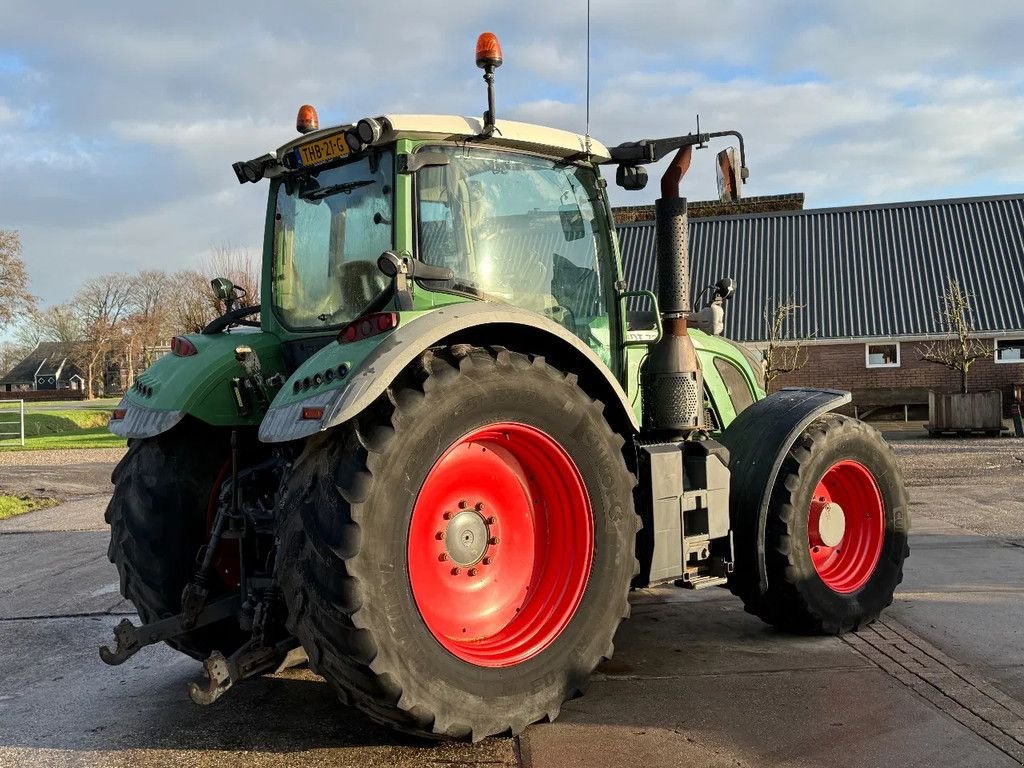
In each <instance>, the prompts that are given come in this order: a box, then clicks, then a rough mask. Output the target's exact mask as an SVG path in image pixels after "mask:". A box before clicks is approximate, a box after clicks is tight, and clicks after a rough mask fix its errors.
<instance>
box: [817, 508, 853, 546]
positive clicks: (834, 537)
mask: <svg viewBox="0 0 1024 768" xmlns="http://www.w3.org/2000/svg"><path fill="white" fill-rule="evenodd" d="M819 503H820V502H819ZM844 533H846V515H845V514H844V513H843V508H842V507H841V506H839V505H838V504H836V503H835V502H832V503H831V504H822V505H821V511H820V512H819V513H818V538H820V539H821V543H822V544H824V545H825V546H826V547H834V546H836V545H837V544H838V543H839V542H841V541H842V540H843V534H844Z"/></svg>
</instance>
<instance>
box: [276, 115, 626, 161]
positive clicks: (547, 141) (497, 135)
mask: <svg viewBox="0 0 1024 768" xmlns="http://www.w3.org/2000/svg"><path fill="white" fill-rule="evenodd" d="M378 119H379V120H381V122H382V124H383V126H384V129H385V130H384V134H383V136H382V137H381V143H387V142H391V141H395V140H397V139H470V138H472V139H474V140H475V141H476V142H477V143H480V144H483V145H490V146H499V147H512V148H515V149H523V150H527V151H530V152H537V153H540V154H545V155H553V156H555V157H563V158H568V157H577V156H580V155H590V157H591V158H592V159H593V160H594V161H595V162H599V163H603V162H607V161H608V160H610V159H611V157H610V154H609V152H608V148H607V147H606V146H605V145H604V144H602V143H601V142H599V141H597V140H596V139H593V138H588V137H586V136H584V135H583V134H579V133H573V132H571V131H562V130H559V129H557V128H547V127H545V126H542V125H533V124H531V123H520V122H517V121H515V120H498V121H496V124H495V131H494V133H493V134H492V135H491V136H490V137H486V138H485V137H483V136H481V131H483V127H484V126H483V120H481V119H480V118H478V117H459V116H458V115H384V116H383V117H382V118H378ZM352 127H353V124H346V125H335V126H331V127H329V128H322V129H321V130H319V131H314V132H311V133H307V134H304V135H302V136H299V137H297V138H295V139H293V140H292V141H290V142H288V143H287V144H285V145H284V146H282V147H281V148H280V149H278V150H277V157H278V159H281V158H283V157H284V155H285V154H286V153H287V152H288V151H289V150H291V149H293V148H294V147H296V146H298V145H299V144H304V143H306V142H307V141H314V140H316V139H318V138H326V137H327V136H331V135H333V134H335V133H339V132H342V131H346V130H348V129H349V128H352Z"/></svg>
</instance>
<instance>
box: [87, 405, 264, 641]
mask: <svg viewBox="0 0 1024 768" xmlns="http://www.w3.org/2000/svg"><path fill="white" fill-rule="evenodd" d="M229 450H230V449H229V435H228V433H227V431H226V430H216V429H213V428H207V427H204V426H202V425H199V424H195V423H188V424H183V425H181V426H178V427H176V428H175V429H173V430H171V431H170V432H166V433H164V434H161V435H157V436H156V437H151V438H147V439H145V440H132V441H130V444H129V447H128V453H126V454H125V456H124V458H123V459H121V461H120V463H119V464H118V465H117V467H115V468H114V472H113V475H112V476H111V480H112V482H113V483H114V493H113V496H112V497H111V499H110V503H109V505H108V506H107V511H106V515H105V519H106V521H107V523H109V525H110V546H109V548H108V550H107V556H108V557H109V558H110V561H111V562H112V563H113V564H114V565H115V566H117V572H118V574H119V575H120V577H121V594H122V595H123V596H124V597H125V598H126V599H128V600H130V601H131V603H132V604H133V605H134V606H135V609H136V610H137V611H138V613H139V618H140V619H141V620H142V621H143V622H144V623H149V622H153V621H158V620H159V619H164V618H168V617H170V616H174V615H175V614H177V613H179V612H180V611H181V593H182V590H183V589H184V588H185V585H186V584H187V583H188V582H189V581H190V580H191V578H192V576H193V575H194V573H195V570H196V554H197V553H198V551H199V548H200V547H201V546H202V545H203V544H205V543H206V541H207V540H208V537H209V530H208V522H209V512H210V504H211V499H212V497H214V495H215V491H216V489H215V485H218V486H219V481H220V480H222V479H223V471H222V470H223V468H224V465H225V461H226V459H227V457H228V455H229ZM244 639H245V637H244V635H243V634H242V632H241V630H240V629H239V628H238V624H237V622H235V621H233V620H225V621H222V622H219V623H217V624H213V625H211V626H208V627H204V628H202V629H199V630H196V631H195V632H190V633H188V634H185V635H179V636H178V637H176V638H175V639H173V640H168V641H167V644H168V645H170V646H171V647H172V648H175V649H177V650H179V651H181V652H182V653H185V654H187V655H189V656H191V657H193V658H195V659H205V658H206V657H207V656H209V655H210V653H211V652H212V651H214V650H219V651H221V652H222V653H224V654H229V653H231V652H232V651H234V650H235V649H236V648H238V647H239V646H240V645H241V644H242V642H244Z"/></svg>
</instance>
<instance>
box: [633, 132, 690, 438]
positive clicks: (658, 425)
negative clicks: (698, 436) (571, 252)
mask: <svg viewBox="0 0 1024 768" xmlns="http://www.w3.org/2000/svg"><path fill="white" fill-rule="evenodd" d="M691 154H692V147H690V146H685V147H682V148H680V150H679V151H678V152H677V153H676V156H675V158H674V159H673V160H672V163H671V164H670V165H669V167H668V169H667V170H666V171H665V175H664V176H663V177H662V179H661V197H660V198H659V199H658V200H656V201H655V203H654V211H655V227H656V233H657V260H656V269H657V276H658V293H657V295H658V306H659V309H660V311H661V321H662V326H663V328H664V334H663V335H662V338H661V340H660V341H659V342H658V343H657V344H655V345H654V346H653V347H651V350H650V352H649V353H648V356H647V362H646V364H645V365H644V368H643V371H642V372H641V374H640V387H641V390H642V392H643V398H644V419H643V426H644V429H645V430H649V431H652V432H657V433H660V434H663V435H665V436H666V437H669V436H671V437H685V436H686V435H688V434H689V433H691V432H693V431H694V430H698V429H703V428H704V374H703V372H702V371H701V368H700V361H699V360H698V359H697V350H696V349H695V348H694V346H693V339H691V338H690V335H689V332H688V330H687V316H688V315H689V313H690V258H689V248H690V243H689V240H690V238H689V234H690V233H689V229H690V228H689V221H688V219H687V215H686V198H685V197H679V183H680V181H682V178H683V175H684V174H685V173H686V171H687V169H688V168H689V167H690V157H691Z"/></svg>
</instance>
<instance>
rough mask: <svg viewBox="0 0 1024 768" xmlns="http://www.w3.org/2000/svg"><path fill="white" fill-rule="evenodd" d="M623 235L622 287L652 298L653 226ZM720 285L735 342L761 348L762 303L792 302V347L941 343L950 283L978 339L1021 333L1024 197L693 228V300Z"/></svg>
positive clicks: (727, 220)
mask: <svg viewBox="0 0 1024 768" xmlns="http://www.w3.org/2000/svg"><path fill="white" fill-rule="evenodd" d="M618 232H619V241H620V246H621V249H622V260H623V268H624V271H625V273H626V279H627V281H628V283H629V287H630V288H631V289H653V288H654V286H655V277H654V264H655V259H654V252H655V230H654V223H653V222H642V223H636V224H626V225H623V226H620V227H619V228H618ZM721 277H732V278H734V279H735V280H736V283H737V289H736V294H735V296H734V298H733V299H732V300H731V301H730V302H729V303H728V304H727V305H726V315H725V332H726V335H728V336H729V337H731V338H733V339H736V340H738V341H764V340H765V331H764V320H763V317H762V314H763V311H764V308H765V305H766V302H768V301H777V300H779V299H786V298H787V297H790V296H791V297H793V299H794V301H795V302H796V303H797V304H800V305H803V306H802V308H801V309H799V310H797V312H796V313H795V314H794V315H793V316H792V317H791V319H790V322H789V325H788V328H787V333H786V335H787V336H789V337H794V338H812V337H813V338H816V339H859V338H875V337H879V338H896V337H902V336H935V335H943V334H944V333H945V328H944V326H943V324H942V322H941V319H940V318H941V313H942V298H941V297H942V294H943V293H944V292H945V290H946V285H947V281H948V279H949V278H951V277H953V278H956V279H958V280H959V281H960V284H961V285H962V286H963V287H964V289H965V290H966V291H967V292H968V293H969V294H970V295H971V306H972V314H973V317H972V320H973V325H974V327H975V329H976V330H977V331H978V332H979V333H988V334H992V333H999V332H1006V331H1013V332H1016V331H1024V194H1016V195H1002V196H998V197H973V198H959V199H949V200H925V201H920V202H906V203H889V204H883V205H864V206H854V207H848V208H821V209H816V210H804V211H791V212H777V213H756V214H749V215H743V216H727V217H715V218H704V219H692V220H691V221H690V279H691V289H692V293H691V295H692V296H693V297H694V298H696V296H697V294H698V293H699V291H700V290H701V289H703V287H704V286H706V285H710V284H712V283H714V282H715V281H717V280H718V279H719V278H721Z"/></svg>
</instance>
